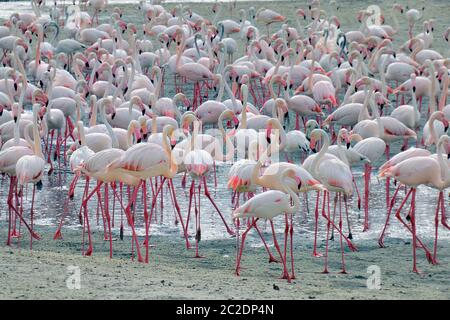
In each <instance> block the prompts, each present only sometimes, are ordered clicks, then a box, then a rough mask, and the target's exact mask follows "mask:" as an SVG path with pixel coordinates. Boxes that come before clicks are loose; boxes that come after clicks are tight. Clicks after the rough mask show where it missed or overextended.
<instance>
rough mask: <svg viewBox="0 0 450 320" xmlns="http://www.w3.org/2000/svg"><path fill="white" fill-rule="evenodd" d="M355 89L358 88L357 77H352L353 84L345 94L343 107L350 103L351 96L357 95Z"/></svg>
mask: <svg viewBox="0 0 450 320" xmlns="http://www.w3.org/2000/svg"><path fill="white" fill-rule="evenodd" d="M355 88H356V75H354V77H352V82H351V83H350V86H349V87H348V88H347V91H346V92H345V96H344V101H343V102H342V104H343V105H344V104H346V103H348V102H349V100H350V96H351V95H352V94H353V93H355ZM366 94H367V93H366Z"/></svg>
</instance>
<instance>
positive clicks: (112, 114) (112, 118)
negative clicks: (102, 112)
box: [111, 112, 116, 120]
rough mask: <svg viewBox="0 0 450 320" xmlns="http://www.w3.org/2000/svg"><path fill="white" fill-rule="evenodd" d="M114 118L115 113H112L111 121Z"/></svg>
mask: <svg viewBox="0 0 450 320" xmlns="http://www.w3.org/2000/svg"><path fill="white" fill-rule="evenodd" d="M115 116H116V113H115V112H113V113H112V114H111V120H114V118H115Z"/></svg>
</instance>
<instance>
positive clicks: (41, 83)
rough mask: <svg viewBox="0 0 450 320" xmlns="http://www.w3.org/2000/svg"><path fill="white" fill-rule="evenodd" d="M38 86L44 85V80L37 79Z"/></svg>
mask: <svg viewBox="0 0 450 320" xmlns="http://www.w3.org/2000/svg"><path fill="white" fill-rule="evenodd" d="M39 86H40V87H41V88H42V87H44V82H43V81H42V80H39Z"/></svg>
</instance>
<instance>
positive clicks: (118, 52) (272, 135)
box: [0, 0, 450, 281]
mask: <svg viewBox="0 0 450 320" xmlns="http://www.w3.org/2000/svg"><path fill="white" fill-rule="evenodd" d="M136 6H137V8H136V9H137V10H138V12H139V14H138V17H139V18H138V21H134V22H130V23H127V22H125V18H126V17H125V16H124V15H123V12H122V10H121V9H120V8H118V7H112V6H109V5H108V3H107V1H106V0H89V1H87V2H84V1H81V0H80V4H79V6H73V5H70V4H67V3H66V4H64V3H62V2H61V3H59V4H58V3H57V2H56V1H55V2H54V4H50V5H49V6H48V7H45V4H44V1H43V0H31V7H32V9H33V12H34V13H20V12H19V13H14V14H12V15H11V16H10V18H9V19H8V20H6V21H5V22H4V23H3V25H2V26H0V49H1V53H0V61H1V67H0V146H1V152H0V172H1V173H2V175H3V178H2V180H1V188H3V189H4V190H6V188H7V187H8V188H9V193H8V199H7V206H6V205H5V206H3V205H2V208H1V211H2V215H4V216H6V218H7V223H8V237H7V244H8V245H12V243H13V242H14V241H18V239H19V238H20V237H24V236H25V234H20V227H21V226H22V227H23V228H25V231H26V232H29V235H30V248H31V246H32V242H33V239H40V235H39V234H37V232H36V231H35V230H33V227H34V226H33V219H34V215H35V214H39V209H38V208H34V199H35V193H36V192H39V191H36V189H38V190H40V189H41V188H45V185H44V186H43V183H42V178H43V176H44V175H46V174H48V175H51V174H55V173H58V172H61V171H64V170H65V169H67V170H69V169H70V171H71V172H73V175H71V176H70V177H71V178H72V181H71V183H70V187H69V188H68V189H69V191H68V194H67V197H68V199H73V198H74V197H77V199H78V198H79V196H80V195H78V194H77V193H76V192H75V190H76V186H77V184H78V183H80V182H81V181H84V189H83V194H82V196H81V198H82V199H81V204H78V205H79V210H78V209H77V211H78V212H79V220H80V223H81V225H82V226H83V242H82V243H83V246H82V247H83V249H82V251H83V254H84V255H88V256H89V255H91V254H92V251H93V243H92V238H91V226H90V221H89V219H91V220H92V212H89V210H88V208H89V207H88V203H89V201H95V199H96V203H97V217H98V215H100V217H101V219H102V221H103V223H102V225H101V228H103V231H102V232H103V233H104V240H106V241H109V245H110V255H111V256H112V252H113V251H112V248H113V240H114V238H113V234H112V228H113V223H114V209H115V207H116V205H118V206H119V207H120V211H121V213H122V214H124V216H125V218H124V219H123V222H122V221H121V226H120V238H121V239H123V229H124V226H123V225H124V224H125V225H126V226H127V228H129V230H131V231H130V232H131V248H132V249H131V250H132V252H133V256H136V257H137V260H138V261H139V262H148V260H149V243H150V234H151V232H150V230H151V224H152V223H154V211H155V207H156V205H157V203H158V202H159V201H160V200H159V198H161V201H162V198H163V197H165V198H168V199H169V201H171V202H172V203H173V207H174V208H175V215H176V217H175V219H176V221H177V225H178V227H179V230H180V233H181V234H182V235H183V238H184V240H183V242H185V245H186V248H188V249H189V248H191V241H192V240H193V238H192V236H193V237H194V239H195V257H199V258H200V257H201V255H200V253H199V241H200V239H201V220H200V213H201V208H200V200H201V199H208V200H209V202H210V203H209V202H208V205H211V207H210V208H211V209H212V208H214V210H215V211H214V212H216V213H217V215H216V217H217V219H218V221H221V223H223V225H224V231H226V232H228V233H229V234H230V235H232V236H235V237H237V242H236V243H237V254H236V270H235V271H236V274H237V275H239V273H240V272H241V271H240V268H241V267H240V265H241V258H242V253H243V249H244V244H245V239H246V236H247V234H248V232H250V230H252V229H253V230H255V231H256V232H257V233H258V235H259V237H260V238H261V240H262V242H263V244H264V247H265V250H266V251H267V253H268V255H269V259H270V261H271V262H281V264H282V268H283V273H282V277H283V278H284V279H287V280H288V281H291V279H293V278H295V270H294V252H293V232H294V224H293V220H292V219H293V218H292V217H293V215H295V214H298V213H299V212H300V211H301V203H300V200H299V194H300V193H303V194H304V196H305V197H308V196H310V197H311V199H314V201H313V203H314V202H315V210H314V215H312V216H311V217H310V219H314V222H315V223H314V225H315V230H314V249H313V255H314V256H316V257H322V254H321V253H319V252H318V250H317V247H318V245H317V239H318V221H319V220H320V219H325V220H326V225H327V231H326V246H325V249H324V250H325V252H324V254H323V259H324V264H325V266H324V272H325V273H326V272H328V249H329V240H330V239H333V237H334V234H335V233H336V235H338V237H339V244H340V254H341V259H342V272H343V273H345V272H346V269H345V256H344V252H345V247H348V249H349V250H351V251H355V250H357V248H356V246H355V245H354V244H353V242H352V233H351V226H350V222H349V217H348V206H349V205H355V206H356V205H358V207H359V206H361V203H362V207H363V211H364V221H363V228H364V230H367V229H369V228H370V210H369V202H370V177H371V175H372V174H373V172H372V166H373V165H374V164H375V162H377V161H380V159H382V157H386V162H384V164H382V165H381V167H378V168H377V172H376V174H377V175H378V177H380V178H383V179H385V181H386V182H385V188H386V200H385V203H386V223H385V225H384V229H383V230H382V233H381V235H380V237H379V245H380V246H381V247H383V246H384V244H383V239H384V236H385V233H386V231H387V229H388V226H389V222H390V219H391V215H393V214H395V218H396V219H398V220H399V221H400V222H401V223H402V226H403V227H404V228H405V230H408V232H410V234H411V235H412V252H413V258H414V259H413V271H414V272H418V269H417V267H416V251H417V250H423V251H424V252H425V254H426V257H427V259H428V262H430V263H431V264H436V263H437V240H438V227H439V225H442V226H443V227H444V228H446V229H450V226H449V225H448V223H447V221H446V217H445V202H446V200H445V199H446V195H445V194H444V191H445V189H446V188H447V187H449V186H450V160H448V159H449V158H450V137H449V136H448V135H447V128H448V124H449V121H450V104H449V105H447V95H448V92H449V69H448V68H449V67H450V59H449V58H446V57H445V56H443V53H442V52H441V53H440V52H437V51H436V50H434V49H433V41H440V42H443V41H444V40H445V41H446V42H447V43H448V42H449V35H450V28H448V29H447V31H446V33H445V34H436V33H434V20H433V19H430V20H426V21H424V20H425V19H424V13H425V12H426V9H425V8H418V9H413V8H404V7H403V6H401V5H399V4H395V5H394V6H393V7H392V8H385V10H390V11H392V13H393V15H392V20H393V21H392V23H393V25H388V24H386V23H385V17H384V15H383V11H381V12H376V11H371V10H361V11H359V12H358V13H357V16H355V17H354V19H357V21H358V22H359V23H360V27H359V28H358V30H346V31H344V30H345V26H341V25H340V21H339V10H338V9H339V7H338V6H337V4H336V2H335V1H333V0H331V1H330V2H329V3H328V2H327V3H326V4H325V5H324V4H323V3H320V2H319V1H318V0H313V1H312V2H310V3H309V4H307V5H306V6H305V7H304V8H299V9H298V10H297V11H296V12H295V21H294V23H293V22H292V21H288V20H287V19H286V17H284V16H282V15H281V14H279V13H277V12H275V11H273V10H269V9H265V8H259V9H258V8H255V7H250V8H248V9H247V10H244V9H241V10H239V11H238V12H236V14H235V16H236V17H235V18H233V17H230V18H229V19H222V18H223V16H224V15H226V13H227V12H229V10H233V9H234V8H233V4H231V5H230V6H229V5H228V4H220V3H218V2H216V3H212V4H208V6H209V7H210V8H211V10H210V11H209V13H210V15H211V16H210V17H203V16H201V15H200V14H198V13H196V12H194V11H193V10H192V9H191V8H190V7H188V6H184V5H174V6H173V9H170V10H169V9H168V8H166V7H165V6H163V5H161V4H160V3H156V2H153V3H147V2H145V1H140V2H139V4H136ZM77 8H78V9H77ZM234 10H236V9H234ZM44 11H46V12H48V13H49V15H47V14H45V15H44V14H43V12H44ZM101 14H104V15H107V16H108V19H109V22H108V23H103V24H100V23H99V19H98V16H99V15H101ZM237 16H238V17H237ZM220 19H222V20H220ZM398 20H404V21H403V22H404V25H405V26H406V24H407V25H408V26H409V27H408V35H409V36H408V37H407V38H406V39H400V40H402V41H401V45H394V44H393V39H394V38H395V37H396V35H398V31H399V25H400V24H399V22H398ZM419 25H423V29H422V32H420V33H417V34H416V29H419V28H420V27H419ZM405 31H406V30H405ZM405 34H406V33H405ZM446 54H447V53H446ZM239 55H240V56H239ZM169 91H170V92H171V94H174V95H173V96H172V95H171V96H168V94H166V93H168V92H169ZM225 94H226V96H225ZM424 98H425V99H424ZM397 141H400V142H401V143H402V146H401V149H400V150H398V149H397V145H400V144H396V145H395V149H397V150H394V154H395V153H396V154H395V156H393V157H390V155H391V154H392V152H391V151H392V150H391V151H390V145H391V144H393V143H394V142H397ZM433 152H435V153H433ZM283 160H285V161H283ZM217 162H230V163H232V165H231V167H230V170H229V172H228V176H227V177H220V176H219V177H217V175H216V163H217ZM358 165H362V166H364V176H363V177H364V190H362V191H361V192H360V191H359V190H358V188H357V184H356V182H355V178H354V176H353V173H352V167H355V166H358ZM176 175H180V177H181V184H182V187H183V188H188V189H187V190H189V191H188V194H189V199H188V203H189V206H188V208H182V209H181V208H180V206H179V205H178V200H177V197H179V196H184V195H183V194H182V195H177V189H176V188H175V187H174V182H173V180H172V178H174V177H175V176H176ZM8 178H9V179H8ZM222 178H223V179H227V181H228V184H227V185H228V188H229V189H231V191H232V193H233V197H232V203H231V204H230V206H232V210H233V211H232V216H225V215H224V214H223V213H222V211H223V209H222V208H220V207H219V206H218V205H217V204H216V203H215V201H214V197H213V195H212V194H211V193H210V191H209V189H208V188H211V184H213V185H214V184H216V183H217V179H222ZM421 185H426V186H428V187H431V188H434V189H436V192H437V195H436V197H437V200H436V209H435V212H433V213H430V215H429V217H430V219H432V217H433V214H435V216H434V217H435V234H434V237H435V240H434V248H428V247H427V246H426V245H425V244H424V243H423V242H422V240H421V239H420V237H418V235H417V232H416V215H415V207H416V204H415V202H416V192H417V187H418V186H421ZM28 186H32V195H31V196H28V193H27V187H28ZM27 197H31V200H30V199H28V198H27ZM24 198H25V203H24ZM71 201H73V202H74V204H75V200H71ZM349 201H350V202H349ZM330 202H331V203H330ZM356 202H357V203H358V204H356ZM383 203H384V199H383ZM408 206H409V209H406V207H408ZM111 207H112V208H111ZM77 208H78V207H77ZM138 208H140V209H141V211H139V210H137V209H138ZM402 210H403V213H402ZM91 211H92V210H91ZM280 215H284V218H283V219H284V220H285V232H284V248H283V249H284V250H282V249H280V245H279V243H278V241H277V238H276V232H275V228H274V225H273V222H272V220H273V218H275V217H277V216H280ZM65 218H66V216H65V214H63V216H62V217H61V222H60V223H59V226H58V228H57V231H56V233H55V236H54V238H55V239H58V238H61V237H62V233H61V227H62V226H63V224H64V220H65ZM192 219H195V220H194V222H192V221H191V220H192ZM260 220H266V221H268V223H269V224H270V227H271V231H272V235H273V244H274V248H271V246H269V245H268V244H267V242H266V240H265V239H264V233H263V232H262V231H261V229H260V228H261V225H260V226H258V221H260ZM138 222H139V223H142V226H143V228H144V230H145V237H144V236H138V235H137V232H136V227H137V223H138ZM260 222H261V221H260ZM190 223H191V224H192V223H194V224H195V230H196V231H195V234H189V224H190ZM85 236H86V237H87V240H85ZM85 246H86V248H85ZM288 247H290V252H289V254H288V253H287V248H288ZM274 250H276V252H275V253H276V254H275V255H274V254H273V253H272V251H274ZM288 261H290V263H288Z"/></svg>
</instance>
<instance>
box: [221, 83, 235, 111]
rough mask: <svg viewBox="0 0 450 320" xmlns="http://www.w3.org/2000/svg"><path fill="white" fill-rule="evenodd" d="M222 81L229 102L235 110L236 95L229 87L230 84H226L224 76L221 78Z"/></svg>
mask: <svg viewBox="0 0 450 320" xmlns="http://www.w3.org/2000/svg"><path fill="white" fill-rule="evenodd" d="M223 83H224V85H225V90H226V91H227V93H228V95H229V96H230V99H231V103H232V104H233V107H234V109H235V110H237V109H238V108H237V100H236V97H235V96H234V94H233V92H232V91H231V89H230V86H229V85H228V83H227V81H226V77H225V79H223Z"/></svg>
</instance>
